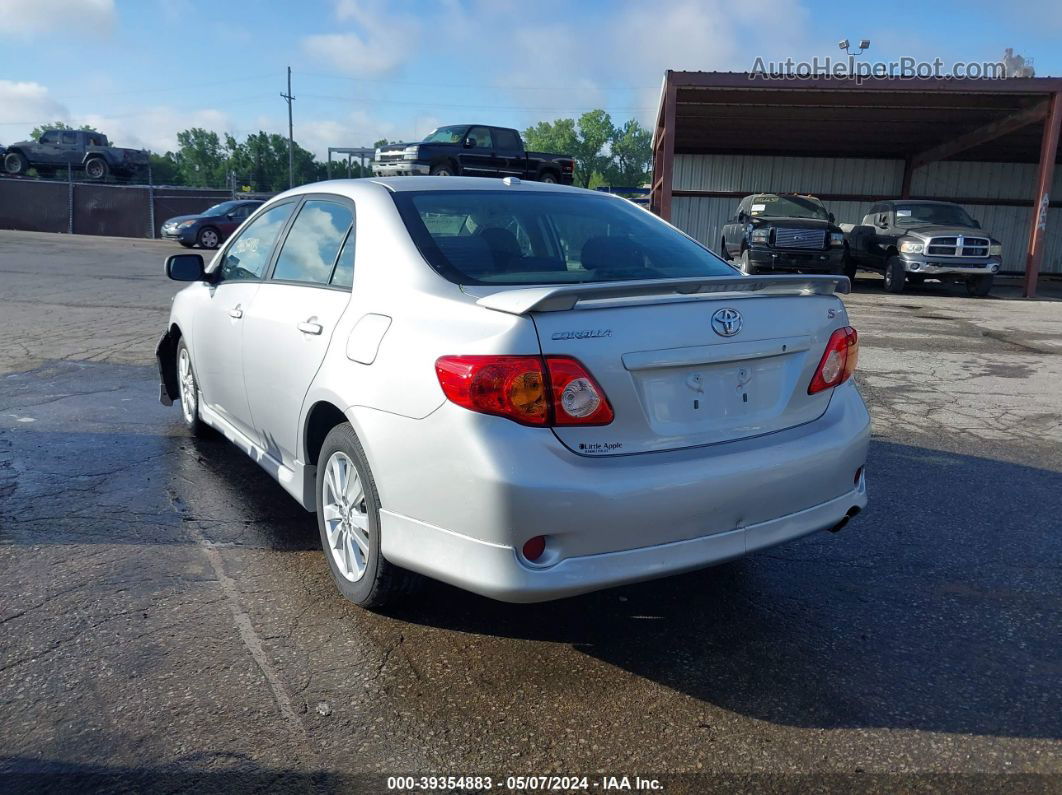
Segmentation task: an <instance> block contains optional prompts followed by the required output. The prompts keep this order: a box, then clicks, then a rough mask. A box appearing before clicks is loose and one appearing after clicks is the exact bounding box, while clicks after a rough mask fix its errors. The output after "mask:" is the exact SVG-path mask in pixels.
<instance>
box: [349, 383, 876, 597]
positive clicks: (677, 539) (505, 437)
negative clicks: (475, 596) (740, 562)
mask: <svg viewBox="0 0 1062 795" xmlns="http://www.w3.org/2000/svg"><path fill="white" fill-rule="evenodd" d="M348 416H351V417H352V420H353V421H354V423H355V426H356V428H357V431H358V434H359V436H360V437H361V438H362V439H364V440H366V441H367V445H366V450H367V452H368V454H369V458H370V465H371V466H372V468H373V472H374V474H375V475H376V481H377V484H378V487H379V489H380V496H381V504H382V505H383V508H384V510H383V511H382V512H381V513H382V515H381V519H382V541H383V553H384V556H385V557H386V558H387V559H388V560H390V561H391V562H393V563H395V564H397V565H399V566H403V567H405V568H408V569H412V570H414V571H418V572H421V573H422V574H426V575H428V576H430V577H434V578H436V579H439V580H443V581H445V582H449V583H451V584H453V585H457V586H459V587H461V588H465V589H467V590H470V591H474V592H476V593H480V594H483V595H485V596H489V597H493V598H495V599H501V600H504V601H513V602H533V601H544V600H548V599H556V598H560V597H564V596H570V595H573V594H578V593H583V592H586V591H592V590H595V589H598V588H604V587H609V586H613V585H620V584H623V583H629V582H634V581H638V580H645V579H651V578H654V577H660V576H664V575H668V574H674V573H678V572H683V571H689V570H692V569H696V568H701V567H704V566H709V565H712V564H715V563H720V562H723V561H725V560H730V559H732V558H734V557H738V556H740V555H743V554H745V553H746V552H749V551H752V550H755V549H761V548H764V547H767V546H772V545H774V544H778V543H782V542H784V541H787V540H789V539H792V538H797V537H799V536H802V535H805V534H807V533H811V532H814V531H816V530H821V529H825V528H829V527H833V526H835V525H837V524H838V523H839V522H841V521H842V520H843V519H844V518H845V516H846V515H847V514H848V513H849V512H850V511H851V510H852V509H853V508H857V509H861V508H863V507H864V506H865V505H866V500H867V498H866V486H865V482H864V480H863V478H862V477H859V478H858V479H856V472H857V471H858V470H860V468H861V467H863V466H864V464H865V462H866V455H867V446H868V442H869V430H870V429H869V416H868V414H867V411H866V407H865V406H864V405H863V401H862V398H861V397H860V396H859V393H858V391H857V390H856V389H855V387H854V386H853V385H852V384H851V383H848V384H844V385H842V386H841V387H839V388H838V389H837V390H836V391H835V394H834V395H833V397H832V399H831V401H830V405H829V407H828V408H827V410H826V412H825V413H824V414H823V415H822V416H821V417H820V418H819V419H817V420H815V421H813V422H809V423H807V424H805V425H802V426H798V427H795V428H790V429H788V430H785V431H780V432H777V433H772V434H768V435H765V436H761V437H757V438H751V439H744V440H741V441H737V442H728V443H723V444H717V445H709V446H706V447H700V448H691V449H686V450H677V451H673V452H662V453H644V454H637V455H628V456H608V457H594V458H591V457H585V456H579V455H576V454H574V453H572V452H571V451H569V450H568V449H567V448H564V447H563V446H562V445H561V444H560V442H559V441H558V440H557V439H556V437H555V436H553V434H552V433H551V432H550V431H546V430H542V429H530V428H524V427H522V426H517V425H515V424H514V423H510V422H508V421H506V420H502V419H500V418H496V417H488V416H485V415H478V414H473V413H472V412H468V411H465V410H463V409H460V408H459V407H457V406H454V405H453V404H444V405H443V406H442V407H441V408H440V409H439V410H438V411H436V412H435V413H434V414H433V415H430V416H429V417H428V418H425V419H424V420H420V421H416V420H403V419H402V418H397V417H395V415H386V414H385V413H384V412H371V411H368V410H358V409H354V410H352V411H351V412H348ZM388 437H391V438H393V439H398V440H405V441H404V442H402V443H401V444H391V443H390V442H389V441H388ZM411 438H416V439H417V440H418V442H417V447H418V455H416V456H411V455H409V446H408V445H409V441H408V440H409V439H411ZM537 535H545V536H546V537H547V544H546V553H545V554H544V555H543V557H542V558H541V562H542V564H543V565H533V564H530V563H527V562H526V561H523V560H522V558H520V557H519V556H518V550H519V549H520V548H521V547H522V545H523V543H524V542H525V541H526V540H527V539H529V538H531V537H533V536H537Z"/></svg>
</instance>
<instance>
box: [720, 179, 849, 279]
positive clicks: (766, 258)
mask: <svg viewBox="0 0 1062 795" xmlns="http://www.w3.org/2000/svg"><path fill="white" fill-rule="evenodd" d="M722 238H723V239H722V241H720V244H719V253H720V255H722V257H723V259H725V260H737V263H738V267H739V268H740V269H741V272H742V273H745V274H753V273H762V272H764V271H800V272H803V273H844V272H845V257H844V233H843V232H842V231H841V227H839V226H837V224H835V223H834V218H833V213H830V212H827V211H826V207H825V206H823V204H822V202H821V201H819V200H818V199H817V198H815V197H814V196H804V195H800V194H796V193H755V194H753V195H752V196H746V197H745V198H744V199H742V200H741V202H740V203H739V204H738V207H737V211H736V212H735V213H734V217H733V218H731V219H730V220H729V221H728V222H727V223H726V224H724V225H723V232H722ZM849 276H851V274H849Z"/></svg>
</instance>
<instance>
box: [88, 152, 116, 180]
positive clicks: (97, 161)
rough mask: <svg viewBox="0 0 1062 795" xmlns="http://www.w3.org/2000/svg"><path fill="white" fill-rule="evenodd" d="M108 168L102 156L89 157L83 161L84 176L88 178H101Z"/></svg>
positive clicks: (104, 175)
mask: <svg viewBox="0 0 1062 795" xmlns="http://www.w3.org/2000/svg"><path fill="white" fill-rule="evenodd" d="M109 170H110V169H109V168H108V167H107V161H106V160H104V159H103V158H102V157H90V158H89V159H88V160H86V161H85V176H86V177H88V178H89V179H103V178H105V177H106V176H107V172H108V171H109Z"/></svg>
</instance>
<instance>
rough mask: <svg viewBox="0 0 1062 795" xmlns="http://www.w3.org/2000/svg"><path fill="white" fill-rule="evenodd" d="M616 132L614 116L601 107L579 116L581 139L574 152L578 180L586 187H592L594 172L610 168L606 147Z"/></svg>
mask: <svg viewBox="0 0 1062 795" xmlns="http://www.w3.org/2000/svg"><path fill="white" fill-rule="evenodd" d="M615 134H616V128H615V127H614V126H613V124H612V117H611V116H609V115H608V114H607V113H606V112H605V111H603V110H601V109H600V108H598V109H597V110H591V111H587V112H586V113H584V114H583V115H582V116H580V117H579V139H578V142H577V144H576V147H575V150H574V152H573V153H572V154H573V155H574V156H575V174H576V182H577V183H578V184H581V185H582V186H583V187H584V188H589V187H590V181H591V180H592V179H593V176H594V172H597V173H599V174H604V173H605V171H606V169H608V167H609V165H610V162H611V160H610V157H609V155H607V154H605V152H604V149H605V146H606V145H607V144H608V143H609V142H610V141H611V140H612V138H613V136H614V135H615Z"/></svg>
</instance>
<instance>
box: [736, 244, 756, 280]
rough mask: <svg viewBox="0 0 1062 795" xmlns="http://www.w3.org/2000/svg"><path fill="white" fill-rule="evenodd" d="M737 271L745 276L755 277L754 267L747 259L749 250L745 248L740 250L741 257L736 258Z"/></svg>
mask: <svg viewBox="0 0 1062 795" xmlns="http://www.w3.org/2000/svg"><path fill="white" fill-rule="evenodd" d="M738 270H740V271H741V272H742V273H744V274H745V275H746V276H755V275H756V266H755V265H753V264H752V260H751V259H750V258H749V250H748V249H747V248H744V249H742V250H741V256H740V257H738Z"/></svg>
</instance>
